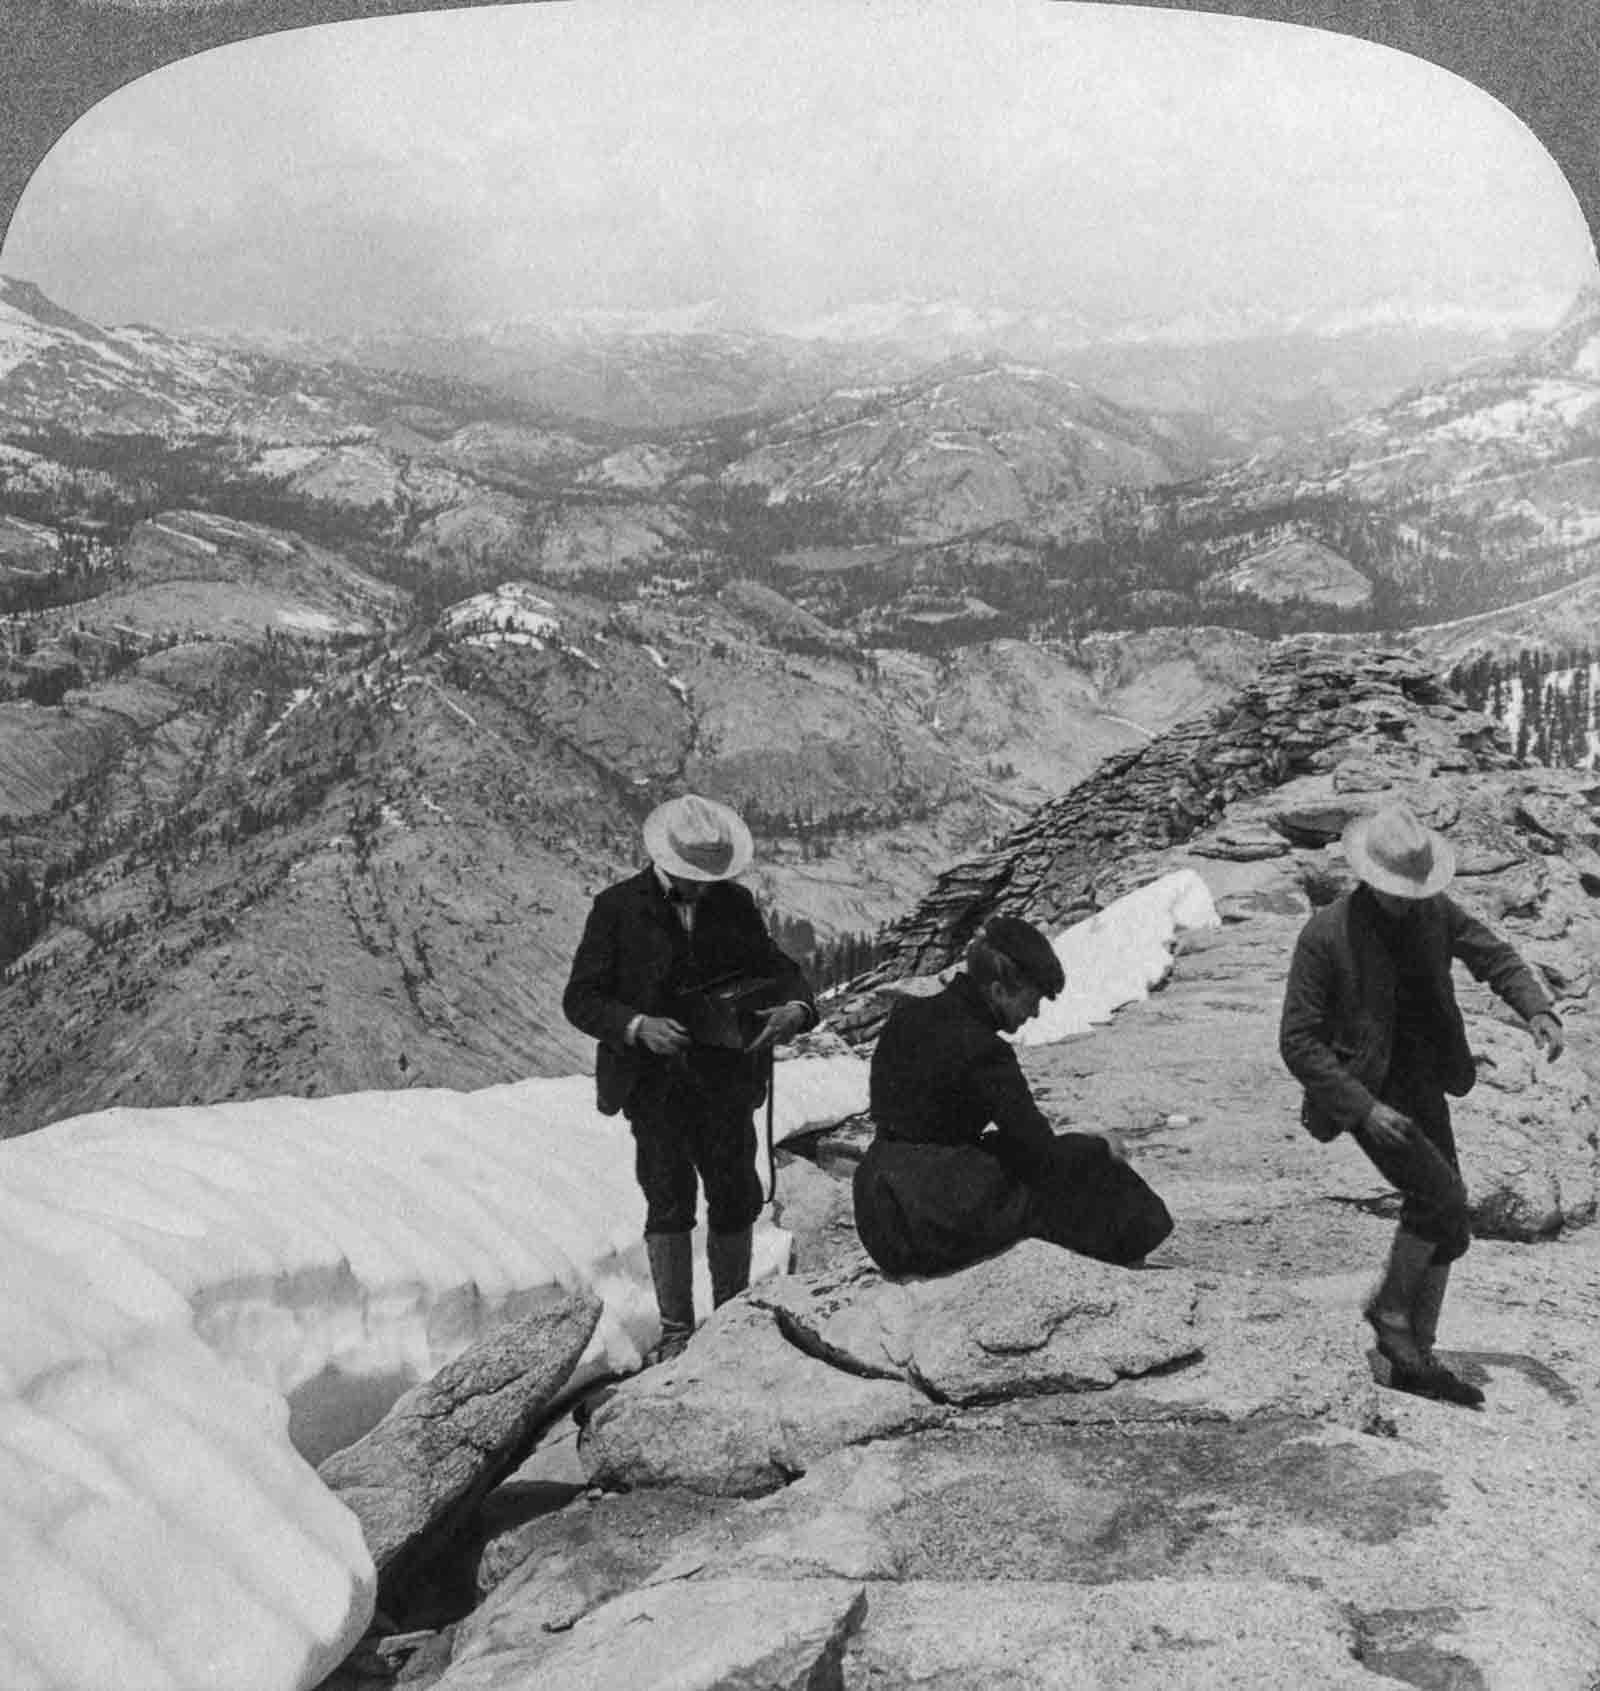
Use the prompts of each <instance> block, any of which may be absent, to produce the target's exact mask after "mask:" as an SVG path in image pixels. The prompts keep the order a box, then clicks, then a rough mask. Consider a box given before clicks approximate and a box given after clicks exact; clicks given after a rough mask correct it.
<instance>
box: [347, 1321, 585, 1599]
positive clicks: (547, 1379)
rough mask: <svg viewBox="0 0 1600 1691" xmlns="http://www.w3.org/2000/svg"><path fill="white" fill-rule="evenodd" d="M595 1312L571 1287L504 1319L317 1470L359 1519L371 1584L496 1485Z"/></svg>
mask: <svg viewBox="0 0 1600 1691" xmlns="http://www.w3.org/2000/svg"><path fill="white" fill-rule="evenodd" d="M600 1315H601V1304H600V1300H599V1299H598V1298H597V1297H596V1296H595V1295H594V1293H593V1292H591V1291H588V1290H587V1289H580V1290H578V1291H575V1292H571V1293H569V1294H567V1295H566V1296H564V1297H562V1298H561V1299H560V1300H559V1301H558V1302H556V1303H555V1304H554V1306H553V1307H551V1308H549V1309H541V1310H538V1311H536V1312H535V1313H534V1314H532V1315H527V1316H523V1317H522V1318H521V1319H520V1320H517V1321H511V1322H507V1323H506V1324H505V1325H504V1326H503V1327H499V1328H497V1329H496V1330H495V1331H494V1332H493V1333H491V1334H490V1335H489V1337H488V1338H486V1339H483V1340H481V1341H480V1342H479V1343H478V1344H476V1345H474V1346H473V1347H472V1349H471V1350H469V1351H467V1352H465V1353H464V1354H463V1355H462V1356H459V1357H457V1358H456V1360H455V1361H454V1362H451V1363H447V1364H446V1365H445V1366H444V1367H443V1368H441V1369H440V1370H439V1372H438V1373H437V1374H436V1375H434V1377H433V1378H432V1379H431V1380H426V1381H424V1382H423V1383H422V1384H421V1385H420V1386H415V1387H413V1388H412V1389H411V1390H410V1391H409V1392H407V1393H406V1394H405V1396H404V1397H402V1398H401V1399H400V1400H399V1402H398V1403H396V1404H395V1406H394V1407H393V1408H392V1409H391V1410H390V1411H389V1413H388V1414H387V1415H385V1416H384V1418H383V1420H382V1421H380V1422H379V1423H378V1425H377V1426H376V1427H374V1428H373V1429H372V1431H371V1432H370V1433H368V1434H367V1435H366V1436H365V1437H364V1438H361V1439H358V1440H357V1441H356V1443H354V1444H352V1445H349V1446H347V1447H346V1448H345V1449H344V1450H341V1451H337V1452H335V1454H334V1455H332V1456H330V1457H328V1458H327V1459H326V1460H325V1461H323V1462H322V1463H321V1464H320V1465H319V1467H318V1469H317V1472H318V1474H319V1475H320V1476H321V1478H322V1479H323V1481H324V1483H325V1484H326V1485H327V1486H328V1488H329V1489H330V1490H331V1491H333V1492H335V1493H336V1494H337V1495H338V1497H339V1499H340V1500H341V1502H343V1503H344V1504H345V1506H346V1507H347V1508H349V1509H351V1510H352V1511H353V1512H354V1513H355V1516H356V1519H357V1520H359V1521H360V1522H361V1531H362V1535H363V1537H364V1538H365V1539H366V1541H367V1548H368V1550H370V1551H371V1553H372V1561H373V1565H374V1567H376V1568H377V1570H378V1576H379V1579H380V1581H381V1580H383V1579H385V1578H386V1577H388V1576H390V1575H391V1574H393V1573H394V1572H395V1571H396V1570H397V1569H403V1568H404V1566H405V1562H406V1558H407V1555H408V1553H414V1552H415V1551H416V1550H417V1548H418V1547H419V1546H420V1545H421V1544H423V1543H424V1541H425V1540H426V1539H427V1537H428V1535H429V1534H431V1533H434V1532H436V1531H438V1530H439V1529H440V1528H441V1527H444V1526H446V1525H447V1524H448V1523H449V1522H450V1520H451V1519H452V1518H456V1519H459V1517H460V1515H461V1514H462V1512H463V1511H464V1510H465V1509H467V1508H468V1507H470V1505H471V1504H472V1503H473V1502H474V1501H475V1500H477V1499H478V1498H481V1497H482V1496H483V1495H484V1494H485V1493H487V1492H488V1491H489V1489H490V1488H491V1487H492V1486H493V1485H494V1484H495V1483H496V1482H497V1481H499V1480H500V1479H502V1478H504V1476H505V1473H506V1470H507V1468H508V1466H509V1465H510V1464H511V1463H513V1462H514V1461H515V1460H516V1459H517V1456H518V1454H519V1453H520V1452H521V1450H522V1448H523V1447H524V1446H525V1445H526V1443H527V1441H528V1439H529V1437H530V1436H531V1434H532V1433H533V1431H534V1430H535V1428H536V1427H537V1426H538V1423H539V1418H540V1415H541V1414H542V1413H543V1412H544V1411H545V1410H547V1409H548V1407H549V1405H550V1403H551V1401H552V1399H554V1397H555V1396H556V1394H557V1393H558V1392H560V1390H561V1388H562V1387H563V1386H564V1385H565V1384H566V1383H567V1380H568V1378H569V1377H570V1376H571V1374H572V1371H573V1369H574V1367H575V1366H576V1365H577V1362H578V1359H579V1357H581V1356H582V1355H583V1352H584V1347H585V1346H586V1345H587V1344H588V1343H589V1340H590V1338H591V1337H592V1336H593V1333H594V1330H595V1327H596V1326H597V1325H598V1324H599V1321H600Z"/></svg>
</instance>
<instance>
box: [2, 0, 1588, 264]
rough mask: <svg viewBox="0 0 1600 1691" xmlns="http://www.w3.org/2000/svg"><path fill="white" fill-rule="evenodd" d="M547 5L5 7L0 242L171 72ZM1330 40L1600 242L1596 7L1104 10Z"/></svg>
mask: <svg viewBox="0 0 1600 1691" xmlns="http://www.w3.org/2000/svg"><path fill="white" fill-rule="evenodd" d="M546 3H552V0H4V10H5V13H6V16H5V18H4V19H3V20H0V111H3V112H4V113H5V114H6V116H5V117H4V119H0V242H3V241H4V238H5V234H6V231H7V230H8V229H9V227H10V223H11V218H12V215H13V213H14V212H15V210H16V206H17V202H18V200H19V199H20V198H21V196H22V192H23V190H24V189H25V188H26V186H27V184H28V180H29V178H30V177H31V176H32V175H33V172H34V171H35V169H37V167H38V165H39V163H40V161H41V160H42V159H43V158H44V156H45V154H46V153H48V152H49V151H50V149H51V147H53V146H54V145H55V143H56V142H57V141H58V140H59V139H60V137H61V136H62V135H64V134H65V133H66V131H67V130H68V129H69V128H71V126H72V125H73V124H74V123H76V122H77V120H78V119H79V118H80V117H82V116H83V114H84V113H85V112H87V111H89V110H90V109H91V108H92V107H93V106H95V105H96V104H98V103H99V102H100V101H101V100H103V99H105V98H106V96H107V95H109V94H112V93H115V92H116V90H117V89H119V88H123V87H126V86H127V85H128V84H129V83H130V82H134V81H137V79H138V78H139V77H141V76H144V75H147V74H148V73H149V72H150V71H153V70H158V69H159V68H160V67H161V66H163V65H168V64H173V63H176V62H177V61H178V60H180V59H184V58H189V57H191V56H193V55H194V54H196V53H203V52H206V51H208V50H209V49H211V48H213V47H220V46H224V45H226V44H228V43H229V42H234V41H244V40H248V39H250V38H251V37H252V36H258V35H271V34H274V33H276V32H278V31H281V30H286V29H304V28H310V27H313V26H315V25H318V24H329V23H349V22H355V21H358V20H361V19H367V18H385V17H397V16H401V15H404V14H407V13H412V12H442V11H455V10H463V9H465V8H466V7H469V6H472V7H479V6H487V5H507V4H523V5H526V4H535V5H537V4H546ZM1106 3H1109V4H1115V5H1142V6H1152V5H1158V4H1159V5H1160V6H1161V7H1162V9H1166V10H1181V11H1188V12H1206V13H1214V14H1217V15H1220V16H1226V17H1241V18H1260V19H1263V20H1265V21H1268V22H1274V23H1293V24H1303V25H1306V26H1308V27H1311V28H1317V29H1327V30H1335V31H1337V32H1339V33H1341V34H1344V35H1352V36H1356V37H1358V38H1360V39H1362V40H1366V41H1371V42H1375V43H1376V44H1378V45H1380V46H1384V47H1392V48H1396V49H1398V50H1399V51H1401V52H1406V53H1411V54H1413V55H1415V56H1416V57H1418V58H1422V59H1427V60H1429V61H1431V62H1432V63H1434V64H1436V65H1439V66H1440V67H1442V68H1443V69H1445V70H1447V71H1451V72H1453V73H1454V74H1455V75H1457V76H1460V77H1463V78H1465V79H1466V80H1467V81H1469V82H1472V83H1474V84H1476V85H1477V86H1478V87H1479V88H1481V89H1482V90H1483V91H1484V92H1485V93H1488V94H1490V95H1492V96H1493V97H1494V98H1495V99H1497V100H1499V101H1500V103H1501V104H1502V105H1504V106H1506V107H1508V108H1509V109H1510V110H1511V111H1512V112H1513V113H1515V114H1516V116H1517V117H1518V118H1520V119H1521V121H1522V122H1523V123H1525V124H1526V125H1527V126H1528V128H1529V129H1530V130H1531V131H1532V132H1533V134H1534V135H1535V136H1537V138H1538V139H1539V141H1540V142H1541V144H1542V145H1543V146H1544V148H1545V150H1546V151H1547V152H1548V153H1549V154H1550V155H1551V157H1552V158H1553V159H1554V161H1555V163H1556V164H1557V165H1558V166H1559V167H1560V169H1561V171H1562V172H1563V174H1564V175H1565V177H1566V180H1567V183H1568V186H1569V187H1570V188H1571V189H1572V192H1573V195H1574V197H1575V198H1576V200H1577V202H1578V205H1579V207H1580V209H1581V211H1582V213H1583V216H1584V219H1585V221H1586V223H1587V224H1588V228H1589V235H1590V240H1591V242H1593V241H1594V239H1595V236H1596V232H1597V230H1600V123H1597V122H1596V120H1595V113H1596V112H1597V111H1600V6H1597V5H1596V3H1595V0H1106Z"/></svg>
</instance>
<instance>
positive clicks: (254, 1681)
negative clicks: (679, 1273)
mask: <svg viewBox="0 0 1600 1691" xmlns="http://www.w3.org/2000/svg"><path fill="white" fill-rule="evenodd" d="M866 1076H867V1069H866V1065H865V1063H863V1062H862V1061H861V1060H860V1059H859V1058H857V1057H855V1056H853V1055H846V1056H842V1057H831V1058H797V1059H792V1060H788V1061H784V1062H780V1064H779V1065H778V1071H777V1081H776V1085H775V1087H774V1107H775V1117H776V1120H775V1131H776V1137H778V1138H786V1137H790V1136H792V1135H793V1134H795V1133H798V1132H801V1131H804V1130H805V1129H806V1128H808V1127H814V1126H818V1125H823V1124H825V1123H827V1122H828V1121H832V1120H837V1119H839V1118H840V1117H842V1116H844V1115H849V1114H853V1113H855V1112H856V1111H858V1110H860V1109H863V1108H864V1107H865V1105H866V1096H867V1079H866ZM643 1219H644V1217H643V1200H642V1199H641V1198H640V1196H639V1193H638V1190H637V1188H636V1186H635V1184H634V1179H633V1145H632V1139H631V1137H630V1135H629V1132H628V1129H627V1125H626V1123H624V1122H623V1121H622V1120H621V1119H620V1118H616V1117H606V1116H602V1115H600V1114H599V1113H598V1111H597V1110H596V1109H595V1107H594V1083H593V1081H592V1080H591V1079H589V1078H588V1077H587V1076H574V1077H569V1078H566V1079H561V1080H534V1081H525V1082H520V1083H517V1084H514V1085H508V1086H499V1087H490V1088H488V1089H486V1090H484V1091H481V1092H474V1093H457V1092H447V1091H442V1090H440V1091H434V1090H421V1089H419V1090H414V1091H402V1092H369V1093H360V1094H355V1095H352V1096H348V1097H338V1098H318V1099H297V1098H270V1099H257V1100H252V1101H249V1102H243V1103H233V1104H219V1105H213V1106H208V1107H203V1108H187V1109H166V1110H133V1109H112V1110H104V1111H100V1112H98V1113H96V1114H94V1115H88V1116H80V1117H77V1118H75V1119H73V1120H70V1121H64V1122H58V1123H56V1124H54V1125H53V1126H51V1127H48V1128H45V1129H42V1130H41V1131H39V1132H37V1133H34V1134H29V1135H27V1136H25V1137H23V1138H19V1139H12V1140H7V1141H4V1142H3V1143H0V1283H3V1285H4V1288H5V1291H4V1295H3V1296H0V1567H3V1568H4V1569H5V1571H6V1574H7V1578H6V1580H5V1581H4V1585H3V1588H0V1684H4V1685H6V1686H7V1687H11V1686H16V1687H18V1688H19V1691H20V1688H21V1687H25V1686H34V1685H40V1686H51V1687H58V1688H62V1691H104V1688H105V1687H107V1686H111V1685H117V1686H141V1687H144V1686H149V1687H152V1688H154V1687H160V1688H163V1691H179V1688H182V1687H190V1686H201V1685H215V1686H227V1687H228V1691H304V1688H306V1687H309V1686H313V1685H315V1684H317V1683H318V1682H319V1681H320V1680H321V1679H322V1678H324V1677H325V1676H326V1674H327V1673H328V1672H329V1671H330V1670H331V1669H332V1668H333V1667H334V1666H335V1665H336V1664H337V1663H338V1662H339V1661H340V1660H342V1659H343V1657H344V1656H345V1655H346V1654H347V1653H348V1651H349V1650H350V1648H351V1647H352V1646H353V1645H354V1644H355V1642H356V1641H357V1640H358V1639H359V1638H360V1636H361V1634H362V1632H363V1631H364V1630H365V1627H366V1625H367V1622H368V1620H369V1618H370V1616H371V1612H372V1603H373V1587H374V1580H373V1570H372V1565H371V1561H370V1558H369V1557H368V1555H367V1551H366V1548H365V1546H364V1544H363V1542H362V1539H361V1534H360V1530H359V1528H358V1527H357V1525H356V1522H355V1519H354V1517H353V1516H352V1515H350V1514H349V1512H348V1511H347V1510H346V1509H345V1508H344V1507H343V1505H342V1504H340V1503H338V1502H336V1501H335V1499H334V1498H333V1497H332V1496H331V1495H330V1494H329V1492H328V1491H327V1490H326V1488H325V1487H324V1486H323V1485H322V1483H321V1482H320V1480H319V1479H318V1478H317V1476H316V1473H315V1471H314V1469H313V1468H312V1466H311V1465H310V1464H311V1463H312V1462H314V1461H316V1460H319V1459H320V1458H321V1457H322V1456H323V1455H326V1454H327V1453H329V1452H330V1451H332V1450H334V1449H337V1448H340V1447H341V1446H342V1445H344V1444H347V1443H348V1442H350V1441H351V1440H352V1439H354V1438H356V1437H358V1436H359V1435H360V1434H361V1433H363V1432H365V1431H366V1430H367V1429H368V1428H369V1427H370V1426H371V1425H372V1424H373V1423H374V1422H375V1421H376V1420H377V1419H378V1417H379V1416H381V1414H382V1413H383V1412H384V1410H385V1409H386V1408H387V1407H388V1406H389V1405H390V1404H391V1403H392V1402H393V1401H394V1399H395V1398H396V1397H398V1396H399V1394H400V1393H401V1392H402V1391H404V1390H406V1389H408V1388H409V1387H410V1386H411V1385H413V1384H415V1383H416V1382H418V1381H419V1380H422V1379H425V1378H428V1377H430V1376H431V1375H433V1374H434V1373H436V1372H437V1370H438V1369H439V1368H440V1367H442V1366H443V1365H444V1364H445V1363H446V1362H448V1361H450V1360H451V1359H452V1358H454V1357H455V1356H458V1355H460V1354H461V1353H462V1352H463V1351H464V1350H466V1349H467V1348H468V1347H469V1346H470V1345H471V1344H473V1343H474V1342H475V1341H476V1340H477V1339H478V1338H480V1337H482V1336H483V1335H484V1334H485V1333H487V1332H488V1331H489V1330H490V1329H491V1328H492V1327H494V1326H495V1325H496V1324H498V1323H499V1322H501V1321H503V1320H507V1319H512V1318H515V1317H516V1316H518V1315H519V1314H521V1313H523V1312H524V1311H526V1310H528V1309H530V1308H533V1307H535V1306H537V1305H538V1304H539V1303H541V1302H544V1301H547V1300H548V1299H549V1298H550V1296H551V1295H552V1294H553V1293H554V1292H555V1291H556V1290H558V1289H559V1288H562V1287H569V1288H571V1287H580V1286H587V1287H591V1288H592V1289H593V1290H594V1291H595V1292H596V1293H597V1294H598V1295H599V1297H600V1298H601V1299H602V1301H603V1304H604V1314H603V1316H602V1319H601V1322H600V1325H599V1327H598V1329H597V1330H596V1333H595V1335H594V1339H593V1341H592V1342H591V1344H590V1346H589V1347H588V1350H587V1351H586V1352H585V1355H584V1357H583V1359H582V1360H581V1362H580V1364H579V1368H578V1372H577V1374H576V1375H575V1376H574V1379H573V1381H572V1382H571V1384H572V1386H573V1387H574V1388H576V1387H577V1386H579V1385H581V1384H583V1383H584V1382H587V1381H589V1380H592V1379H595V1378H597V1377H599V1376H601V1375H603V1374H608V1373H612V1372H616V1371H622V1370H627V1369H630V1368H634V1367H636V1366H637V1365H638V1364H639V1361H640V1358H641V1354H642V1352H643V1351H644V1350H645V1349H646V1348H647V1347H648V1346H649V1345H650V1344H652V1343H654V1341H655V1339H656V1337H657V1336H658V1333H659V1322H658V1318H657V1316H656V1311H655V1300H654V1297H653V1294H652V1293H651V1290H650V1275H649V1269H648V1266H647V1264H646V1261H645V1256H644V1246H643V1240H642V1237H641V1229H642V1226H643ZM788 1251H789V1238H788V1235H787V1234H785V1233H783V1232H782V1231H781V1230H779V1229H778V1228H776V1227H774V1226H773V1225H772V1224H771V1223H770V1221H765V1220H764V1221H763V1222H761V1223H760V1224H758V1228H757V1240H756V1250H755V1264H756V1272H757V1273H758V1274H765V1273H772V1272H774V1271H776V1270H778V1269H780V1268H782V1267H783V1266H784V1265H785V1264H786V1263H787V1260H788ZM696 1279H697V1282H698V1296H699V1303H700V1307H701V1308H702V1309H705V1310H709V1308H710V1296H709V1281H708V1276H707V1273H706V1266H705V1261H704V1252H703V1244H701V1245H700V1246H699V1247H698V1248H697V1255H696Z"/></svg>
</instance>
